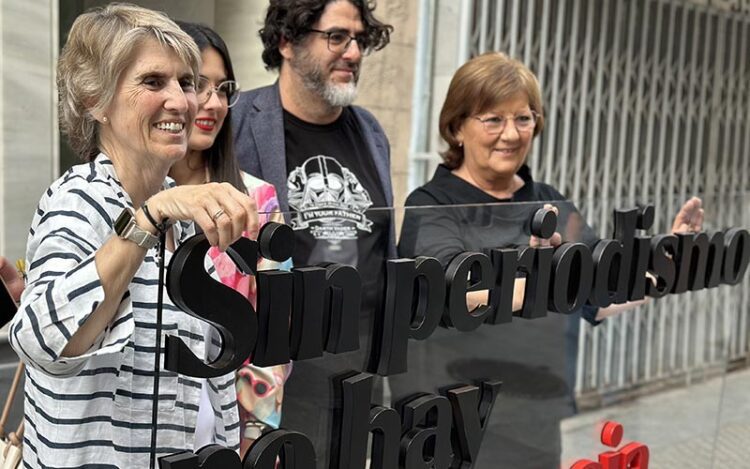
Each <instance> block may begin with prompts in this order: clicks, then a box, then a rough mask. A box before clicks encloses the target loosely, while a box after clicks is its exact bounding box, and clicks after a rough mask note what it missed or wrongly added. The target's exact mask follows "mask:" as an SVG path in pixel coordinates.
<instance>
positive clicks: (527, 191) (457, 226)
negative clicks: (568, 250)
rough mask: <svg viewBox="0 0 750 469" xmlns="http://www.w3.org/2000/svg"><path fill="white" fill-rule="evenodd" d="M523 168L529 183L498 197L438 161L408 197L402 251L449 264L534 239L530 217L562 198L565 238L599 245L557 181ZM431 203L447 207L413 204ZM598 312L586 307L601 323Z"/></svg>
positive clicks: (559, 203)
mask: <svg viewBox="0 0 750 469" xmlns="http://www.w3.org/2000/svg"><path fill="white" fill-rule="evenodd" d="M517 174H518V176H520V177H521V179H523V181H524V185H523V186H521V188H520V189H518V190H517V191H516V192H515V193H514V194H513V197H511V198H509V199H498V198H496V197H493V196H491V195H490V194H487V193H486V192H484V191H483V190H481V189H479V188H478V187H475V186H473V185H472V184H470V183H468V182H466V181H465V180H463V179H461V178H459V177H458V176H456V175H454V174H453V173H452V172H451V170H450V169H448V168H447V167H446V166H444V165H440V166H438V168H437V170H436V171H435V175H434V176H433V178H432V180H430V181H429V182H428V183H427V184H425V185H424V186H422V187H420V188H418V189H416V190H415V191H414V192H412V193H411V194H410V195H409V197H408V198H407V199H406V206H407V209H406V210H405V213H404V223H403V227H402V229H401V239H400V241H399V245H398V251H399V255H400V256H401V257H416V256H430V257H435V258H437V259H438V260H439V261H440V262H442V263H443V265H446V264H447V263H448V262H450V260H451V259H452V258H453V257H454V256H455V255H456V254H458V253H461V252H465V251H482V250H484V249H490V248H497V247H509V246H523V245H528V243H529V237H530V236H531V229H530V222H529V221H530V219H531V217H532V215H533V213H534V212H535V211H536V210H537V209H539V208H540V207H542V206H543V205H544V203H545V202H557V203H555V206H556V207H557V208H558V210H559V215H558V225H557V231H559V232H560V233H561V235H562V237H563V240H564V241H577V242H583V243H585V244H587V245H588V246H589V247H593V245H594V244H595V243H596V242H597V241H598V238H597V236H596V235H595V233H594V232H593V230H592V229H591V228H590V227H589V226H588V225H587V224H586V223H585V221H584V220H583V218H582V217H581V215H580V213H579V212H578V210H577V209H576V207H575V206H574V205H573V204H572V203H571V202H570V201H568V200H567V199H566V198H565V197H564V196H563V195H562V194H560V192H558V191H557V190H556V189H555V188H554V187H552V186H550V185H548V184H544V183H539V182H536V181H534V179H533V178H532V177H531V171H530V170H529V167H528V166H526V165H523V166H522V167H521V168H520V169H519V171H518V173H517ZM508 202H513V203H508ZM469 204H471V205H473V206H467V205H469ZM478 204H484V205H481V206H480V205H478ZM425 206H441V207H440V208H439V209H438V208H409V207H425ZM595 315H596V308H593V307H586V308H584V311H583V316H584V317H585V318H586V319H587V320H588V321H589V322H592V323H593V324H596V323H597V322H596V321H595V320H594V317H595Z"/></svg>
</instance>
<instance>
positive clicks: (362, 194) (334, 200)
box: [287, 155, 372, 241]
mask: <svg viewBox="0 0 750 469" xmlns="http://www.w3.org/2000/svg"><path fill="white" fill-rule="evenodd" d="M287 188H288V190H289V206H290V207H291V208H293V209H294V210H296V212H295V213H294V215H293V216H292V228H293V229H294V230H308V231H309V233H310V234H311V235H312V236H313V237H314V238H315V239H321V240H329V241H330V240H347V239H357V231H358V230H360V231H365V232H368V233H370V232H371V231H372V228H371V226H372V221H370V220H369V219H368V218H367V217H366V216H365V211H366V210H367V209H368V208H369V207H370V206H371V205H372V199H371V198H370V194H369V193H368V192H367V190H366V189H365V188H364V186H362V184H361V183H360V182H359V180H358V179H357V176H355V175H354V173H352V172H351V171H349V169H347V168H345V167H343V166H341V164H340V163H339V162H338V161H337V160H336V159H335V158H332V157H330V156H325V155H317V156H313V157H311V158H308V159H307V160H305V162H304V163H302V166H298V167H296V168H294V170H293V171H291V172H290V173H289V177H288V178H287Z"/></svg>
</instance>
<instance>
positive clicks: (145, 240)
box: [115, 207, 159, 249]
mask: <svg viewBox="0 0 750 469" xmlns="http://www.w3.org/2000/svg"><path fill="white" fill-rule="evenodd" d="M115 233H117V236H119V237H120V238H122V239H127V240H128V241H132V242H134V243H135V244H137V245H138V246H140V247H142V248H146V249H151V248H152V247H154V246H156V245H157V244H159V237H158V236H154V235H153V234H151V233H149V232H148V231H146V230H144V229H143V228H141V227H140V226H138V225H136V224H135V215H134V214H133V211H132V210H130V209H129V208H127V207H125V208H124V209H123V210H122V212H121V213H120V216H119V217H117V220H115Z"/></svg>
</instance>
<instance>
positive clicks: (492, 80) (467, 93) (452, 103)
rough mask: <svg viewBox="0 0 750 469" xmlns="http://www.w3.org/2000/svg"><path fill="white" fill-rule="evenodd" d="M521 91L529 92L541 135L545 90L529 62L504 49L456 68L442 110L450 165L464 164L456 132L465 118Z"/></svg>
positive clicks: (442, 131) (441, 125)
mask: <svg viewBox="0 0 750 469" xmlns="http://www.w3.org/2000/svg"><path fill="white" fill-rule="evenodd" d="M518 93H524V94H526V96H527V97H528V100H529V107H530V108H531V110H532V111H534V112H535V113H537V115H538V119H537V123H536V128H535V129H534V136H537V135H539V133H540V132H541V131H542V130H543V129H544V109H543V108H542V93H541V90H540V88H539V82H538V81H537V79H536V76H534V73H533V72H532V71H531V70H529V68H528V67H526V65H524V64H523V63H522V62H519V61H518V60H515V59H511V58H510V57H508V56H507V55H505V54H503V53H501V52H487V53H485V54H482V55H479V56H477V57H474V58H473V59H471V60H469V61H468V62H466V63H465V64H463V65H462V66H461V68H459V69H458V70H457V71H456V73H455V75H453V79H452V80H451V83H450V86H449V87H448V94H447V96H446V97H445V103H443V108H442V110H441V111H440V123H439V129H440V136H441V137H442V138H443V140H445V142H446V143H447V144H448V149H447V150H446V151H444V152H443V153H441V156H442V157H443V161H444V162H445V165H446V166H447V167H449V168H451V169H455V168H458V167H459V166H461V164H462V163H463V160H464V151H463V147H461V146H460V145H459V142H458V139H457V138H456V133H457V132H458V130H459V129H460V127H461V124H462V123H463V121H464V119H466V118H467V117H469V116H472V115H475V114H481V113H483V112H486V111H488V110H490V109H491V108H492V107H494V106H497V105H499V104H501V103H502V102H503V101H506V100H508V99H510V98H512V97H514V96H515V95H517V94H518Z"/></svg>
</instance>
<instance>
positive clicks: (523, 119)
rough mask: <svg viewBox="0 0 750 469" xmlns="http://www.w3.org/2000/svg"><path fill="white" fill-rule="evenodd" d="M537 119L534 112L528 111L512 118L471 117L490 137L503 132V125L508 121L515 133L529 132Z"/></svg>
mask: <svg viewBox="0 0 750 469" xmlns="http://www.w3.org/2000/svg"><path fill="white" fill-rule="evenodd" d="M538 117H539V115H538V114H537V113H536V112H534V111H529V112H522V113H520V114H516V115H515V116H513V117H503V116H490V117H485V118H482V117H476V116H473V119H476V120H478V121H479V122H481V123H482V125H484V130H485V132H487V133H488V134H490V135H497V134H500V133H502V132H503V130H505V124H507V123H508V121H513V126H514V127H515V128H516V131H518V132H530V131H532V130H534V128H535V127H536V122H537V119H538Z"/></svg>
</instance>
